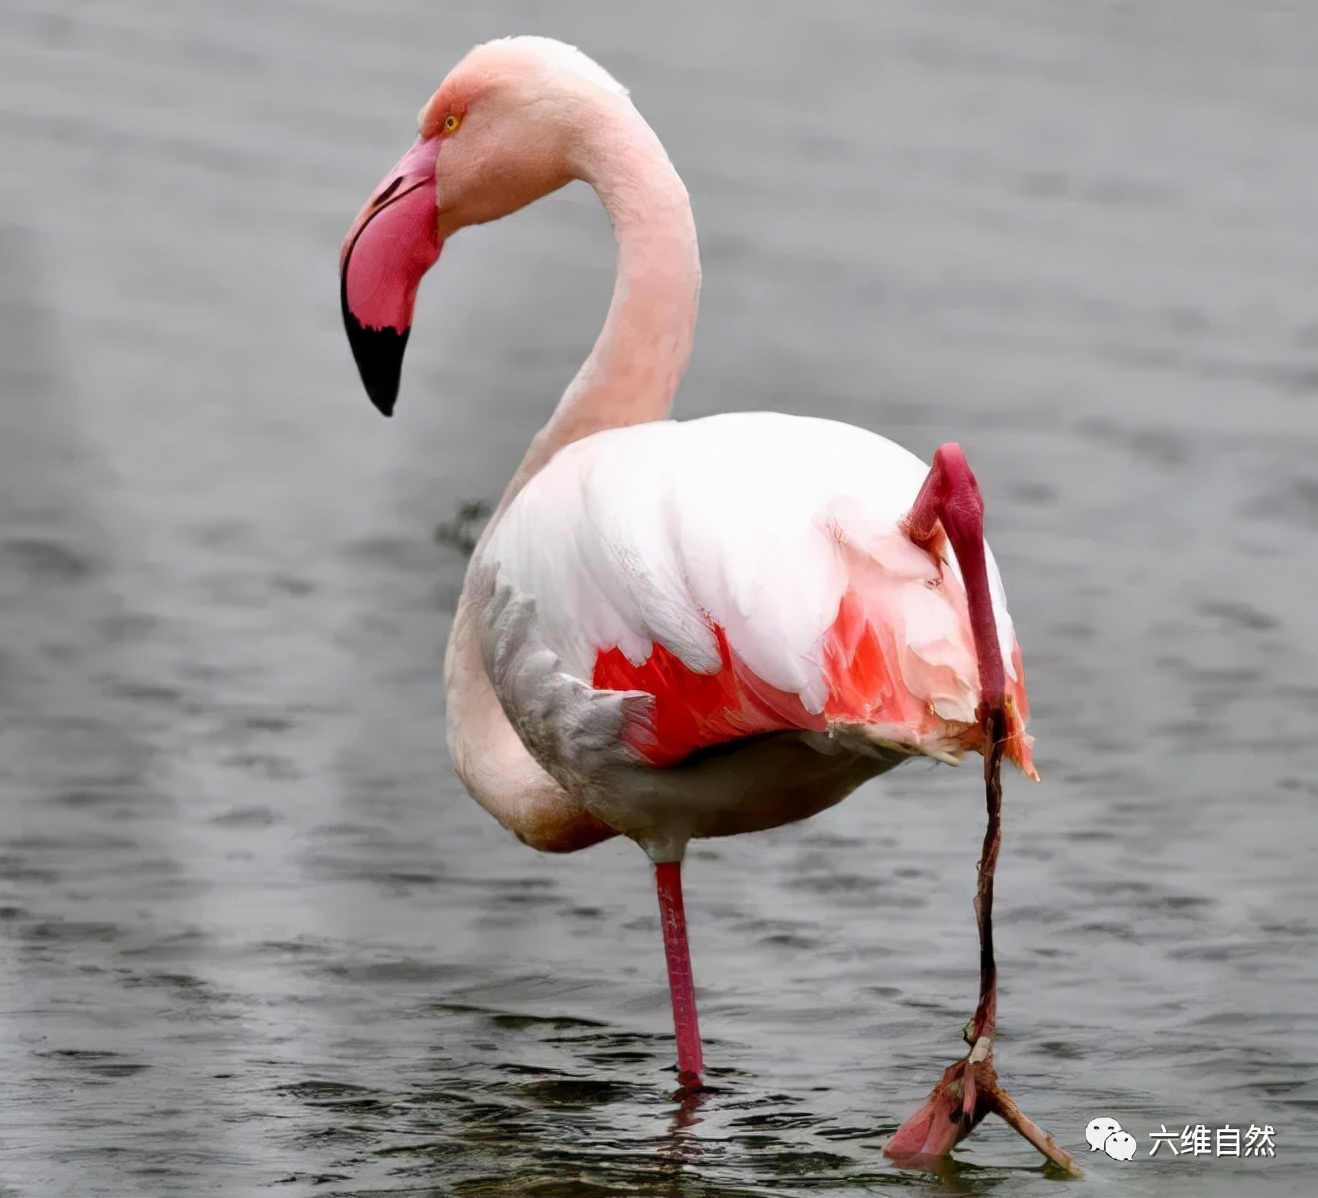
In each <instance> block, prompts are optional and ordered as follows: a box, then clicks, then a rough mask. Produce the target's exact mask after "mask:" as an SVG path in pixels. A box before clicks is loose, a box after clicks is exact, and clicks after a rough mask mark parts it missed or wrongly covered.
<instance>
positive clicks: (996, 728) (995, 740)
mask: <svg viewBox="0 0 1318 1198" xmlns="http://www.w3.org/2000/svg"><path fill="white" fill-rule="evenodd" d="M906 532H907V535H908V536H909V537H910V538H911V540H912V541H913V542H915V544H917V545H920V546H922V547H924V548H926V549H928V550H929V551H930V552H933V553H936V552H937V551H938V548H939V545H940V538H941V537H942V536H943V535H944V534H945V535H946V536H947V539H948V540H949V541H950V542H951V543H952V549H953V551H954V552H955V553H956V559H957V562H958V564H959V565H960V566H961V576H962V579H963V580H964V581H965V586H966V605H967V607H968V608H969V615H970V627H971V632H972V634H973V636H974V640H975V656H976V658H977V659H978V662H979V687H980V705H979V720H980V725H981V727H982V728H983V730H984V789H985V800H986V807H987V811H988V827H987V829H986V830H985V833H984V846H983V849H982V851H981V853H980V858H979V877H978V884H977V886H976V888H975V919H976V922H977V923H978V925H979V1002H978V1004H977V1006H976V1008H975V1014H974V1016H973V1017H972V1018H971V1020H970V1022H969V1023H968V1024H966V1028H965V1039H966V1043H967V1044H969V1045H970V1052H969V1053H967V1054H966V1056H964V1057H963V1058H962V1059H961V1060H959V1061H957V1062H956V1063H955V1064H954V1065H951V1066H949V1067H948V1068H947V1069H946V1070H945V1071H944V1072H943V1076H942V1079H941V1080H940V1081H939V1082H938V1084H937V1085H936V1086H934V1088H933V1090H932V1091H931V1092H930V1094H929V1097H928V1098H927V1099H926V1100H925V1103H924V1105H923V1106H922V1107H921V1108H920V1109H919V1110H918V1111H916V1113H915V1114H914V1115H912V1116H911V1117H910V1118H909V1119H907V1120H906V1122H905V1123H903V1124H902V1125H901V1127H900V1128H898V1130H897V1133H896V1134H895V1135H894V1136H893V1137H892V1139H890V1140H889V1141H888V1143H887V1144H886V1145H884V1152H886V1153H887V1154H888V1155H889V1156H891V1157H894V1158H896V1159H898V1160H903V1159H906V1160H909V1161H910V1162H911V1163H916V1164H918V1163H921V1162H922V1160H923V1161H929V1160H931V1159H934V1158H941V1157H944V1156H946V1155H947V1154H948V1153H949V1152H951V1151H952V1149H953V1148H955V1147H956V1145H957V1144H958V1143H959V1142H960V1141H961V1140H963V1139H964V1138H965V1137H966V1136H968V1135H969V1134H970V1133H971V1131H973V1130H974V1128H975V1126H976V1125H977V1124H978V1123H979V1121H980V1120H981V1119H983V1118H984V1116H985V1115H987V1114H988V1113H989V1112H990V1111H991V1112H993V1113H994V1114H996V1115H998V1116H1000V1117H1001V1118H1002V1119H1004V1120H1005V1121H1006V1122H1007V1123H1008V1124H1009V1125H1010V1126H1011V1127H1013V1128H1015V1129H1016V1131H1017V1132H1019V1133H1020V1134H1021V1135H1022V1136H1024V1137H1025V1139H1027V1140H1028V1141H1029V1142H1030V1143H1031V1144H1033V1145H1034V1147H1035V1148H1037V1149H1038V1150H1039V1151H1040V1152H1041V1153H1043V1155H1044V1156H1045V1157H1047V1158H1048V1160H1049V1161H1050V1162H1052V1164H1053V1165H1055V1166H1056V1167H1058V1168H1059V1169H1061V1170H1062V1171H1064V1172H1066V1173H1068V1174H1070V1175H1071V1176H1074V1177H1079V1176H1082V1172H1081V1169H1080V1167H1079V1166H1078V1165H1077V1164H1076V1163H1075V1161H1074V1159H1073V1158H1072V1157H1071V1154H1070V1153H1068V1152H1067V1151H1066V1150H1065V1149H1064V1148H1061V1147H1059V1146H1058V1145H1057V1144H1055V1143H1054V1142H1053V1138H1052V1136H1050V1135H1048V1134H1047V1133H1046V1132H1044V1131H1043V1130H1042V1129H1040V1128H1039V1127H1038V1126H1037V1125H1035V1124H1034V1123H1033V1122H1032V1121H1031V1120H1030V1119H1028V1118H1027V1117H1026V1116H1025V1115H1024V1114H1023V1113H1022V1112H1021V1110H1020V1108H1019V1107H1018V1106H1017V1105H1016V1103H1015V1102H1014V1101H1013V1099H1012V1097H1011V1095H1010V1094H1008V1093H1007V1091H1006V1089H1005V1088H1004V1087H1003V1086H1002V1085H1001V1083H1000V1082H999V1081H998V1075H997V1071H996V1070H995V1069H994V1067H993V1037H994V1033H995V1031H996V1027H995V1025H996V1022H997V1006H998V969H997V964H996V962H995V961H994V957H993V874H994V870H995V869H996V867H997V863H998V849H999V847H1000V845H1001V842H1002V780H1001V766H1002V753H1003V748H1004V745H1005V743H1006V736H1007V727H1008V723H1007V705H1006V704H1007V700H1006V694H1005V677H1004V671H1003V668H1002V650H1001V647H1000V646H999V643H998V629H997V621H996V620H995V619H994V618H993V601H992V598H991V596H990V592H989V585H988V564H987V561H986V558H985V554H984V500H983V499H982V498H981V497H980V494H979V486H978V484H977V483H976V482H975V476H974V475H973V474H972V473H971V472H970V466H969V465H968V464H967V463H966V458H965V454H963V453H962V452H961V447H960V446H959V445H953V444H948V445H940V446H939V447H938V451H937V452H936V453H935V454H934V462H933V467H932V468H931V469H930V471H929V475H928V477H927V478H926V479H925V481H924V485H923V486H922V487H921V488H920V493H919V495H918V496H916V500H915V504H914V506H913V507H912V508H911V511H910V514H909V515H908V516H907V518H906Z"/></svg>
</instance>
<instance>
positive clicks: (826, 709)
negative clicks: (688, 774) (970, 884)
mask: <svg viewBox="0 0 1318 1198" xmlns="http://www.w3.org/2000/svg"><path fill="white" fill-rule="evenodd" d="M927 472H928V467H927V466H926V465H925V464H924V463H923V462H921V461H920V460H919V459H918V458H917V457H915V456H914V455H913V454H911V453H909V452H908V451H907V450H905V449H902V448H901V447H900V446H898V445H895V444H893V443H892V442H891V441H888V440H886V439H884V438H882V437H879V436H876V435H875V434H872V433H868V432H865V431H863V430H861V429H857V428H854V427H852V426H850V425H845V424H839V423H836V422H833V421H827V420H817V419H811V418H804V417H792V416H784V415H778V414H772V413H743V414H729V415H722V416H713V417H709V418H706V419H703V420H694V421H687V422H664V423H657V424H642V425H636V426H633V427H629V428H621V429H613V430H609V431H606V432H601V433H597V434H595V435H593V436H590V437H587V438H585V439H583V440H581V441H578V442H575V443H574V444H572V445H569V446H567V447H565V448H564V449H562V450H560V451H559V453H558V454H557V455H555V457H554V458H553V459H552V460H551V461H550V462H549V463H548V465H547V466H546V467H545V468H544V469H543V470H542V471H541V472H540V473H539V474H538V475H536V476H535V477H534V478H533V479H532V480H531V481H530V482H529V483H528V484H527V486H526V487H525V489H524V490H523V491H522V492H521V493H520V494H519V495H518V496H517V497H516V499H515V500H514V501H513V502H512V504H511V505H510V506H509V507H508V509H507V510H506V512H505V513H504V514H503V516H502V518H501V520H500V522H499V524H498V525H497V526H496V527H495V529H494V530H493V532H492V534H491V535H490V537H489V538H488V540H487V542H486V544H485V546H484V548H483V551H482V553H481V556H480V559H479V561H478V562H477V563H475V565H476V568H478V569H484V570H488V571H489V572H490V573H491V575H492V577H493V579H494V584H493V590H492V592H491V593H492V595H493V596H494V597H495V598H494V599H493V601H492V602H491V604H490V607H489V614H488V619H487V627H486V629H485V635H484V638H483V639H484V642H485V645H486V658H487V667H488V668H490V673H491V678H492V680H493V681H494V685H495V690H496V692H498V693H499V696H500V700H501V702H502V703H503V705H504V708H505V710H506V711H507V712H508V714H509V717H510V718H511V719H512V721H513V723H514V726H516V727H517V728H518V731H519V733H521V734H522V735H523V738H524V740H526V742H527V744H528V745H529V746H531V747H532V749H533V751H537V748H538V750H539V751H538V755H543V754H549V755H551V756H552V755H554V754H555V753H559V754H562V753H565V752H566V751H567V750H566V749H565V748H563V729H564V728H565V727H567V728H569V729H575V730H578V731H579V733H580V735H581V737H583V738H585V739H586V740H588V741H589V742H590V744H592V745H595V746H599V745H601V744H606V745H607V744H608V742H610V741H612V742H613V743H614V744H615V745H616V746H617V747H620V748H623V749H625V750H626V751H627V752H628V753H629V754H630V755H631V756H632V757H633V758H634V759H636V760H639V761H641V762H644V763H645V764H648V765H652V766H665V765H671V764H674V763H676V762H678V761H681V760H683V759H684V758H686V757H687V756H689V755H690V754H691V753H693V752H696V751H697V750H700V749H704V748H709V747H711V746H714V745H718V744H721V743H724V742H728V741H733V740H736V739H739V738H742V737H747V736H753V735H756V734H759V733H764V732H771V731H780V730H785V729H800V730H803V731H811V732H818V733H825V734H828V735H831V736H835V737H845V736H851V737H852V738H853V740H854V738H855V737H860V738H861V739H867V740H869V741H872V742H876V743H881V744H884V745H887V746H894V745H895V746H898V747H900V748H903V749H905V750H907V751H909V752H913V753H924V754H928V755H931V756H935V757H940V758H945V759H946V758H951V759H956V758H959V756H960V754H961V753H962V752H963V751H964V750H965V749H966V748H967V747H977V738H978V731H977V725H976V724H975V711H976V708H977V706H978V702H979V690H978V667H977V665H976V657H975V652H974V646H973V640H972V636H971V632H970V625H969V621H968V618H967V614H966V601H965V592H964V588H963V586H962V584H961V576H960V571H959V569H958V567H957V564H956V561H955V559H954V557H952V555H951V549H950V547H949V548H947V549H945V550H944V555H945V560H942V561H934V560H932V559H931V558H930V556H929V554H928V553H926V552H925V551H924V550H922V549H919V548H917V547H916V546H915V545H913V544H912V543H911V542H910V541H909V540H908V539H907V538H906V536H905V535H904V534H903V532H902V530H901V527H900V521H901V519H902V518H903V516H904V515H905V514H906V512H907V511H908V510H909V509H910V507H911V504H912V503H913V501H914V499H915V496H916V494H917V492H918V491H919V488H920V485H921V483H922V482H923V480H924V477H925V475H926V474H927ZM989 574H990V586H991V590H992V594H993V603H994V611H995V615H996V617H997V625H998V632H999V636H1000V639H1001V643H1002V654H1003V659H1004V662H1005V663H1007V674H1008V690H1009V692H1010V693H1011V694H1012V696H1013V698H1014V701H1015V704H1016V708H1017V711H1018V712H1019V714H1020V716H1021V724H1022V727H1023V720H1024V717H1025V715H1026V711H1027V707H1026V702H1027V701H1026V696H1025V689H1024V680H1023V675H1022V670H1021V663H1020V652H1019V649H1018V647H1017V646H1016V640H1015V635H1014V632H1013V629H1012V624H1011V618H1010V616H1009V615H1008V614H1007V610H1006V601H1005V597H1004V595H1003V591H1002V584H1001V580H1000V578H999V575H998V571H997V567H996V565H995V564H994V562H993V559H992V555H991V554H990V555H989ZM623 697H625V698H626V700H627V701H626V703H625V704H624V705H621V706H620V705H619V703H617V702H607V701H606V699H621V698H623ZM551 730H552V732H553V734H554V736H555V737H556V738H557V740H556V743H557V744H558V745H559V748H558V749H552V748H549V747H547V744H548V740H547V738H548V735H549V733H550V731H551ZM1014 732H1015V735H1013V737H1012V741H1011V743H1010V745H1009V748H1008V756H1009V757H1011V758H1012V759H1013V760H1015V761H1016V762H1017V764H1018V765H1020V766H1021V768H1022V769H1024V770H1025V771H1026V772H1027V773H1032V765H1031V762H1030V754H1029V740H1028V738H1025V737H1024V736H1023V735H1022V734H1021V732H1020V729H1019V728H1018V729H1014Z"/></svg>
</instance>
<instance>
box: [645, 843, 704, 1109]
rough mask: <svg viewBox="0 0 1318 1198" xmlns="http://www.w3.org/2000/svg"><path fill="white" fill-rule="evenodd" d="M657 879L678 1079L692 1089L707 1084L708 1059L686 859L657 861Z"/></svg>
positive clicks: (655, 868)
mask: <svg viewBox="0 0 1318 1198" xmlns="http://www.w3.org/2000/svg"><path fill="white" fill-rule="evenodd" d="M654 881H655V887H656V889H657V890H658V891H659V922H660V923H661V924H663V928H664V955H665V956H666V957H667V958H668V989H669V991H670V993H671V994H672V996H673V1026H674V1028H675V1029H676V1030H677V1080H678V1081H679V1082H680V1083H681V1085H682V1089H684V1090H691V1089H694V1088H696V1087H699V1086H702V1085H704V1082H705V1076H704V1075H705V1061H704V1058H703V1056H702V1055H701V1052H700V1024H699V1022H698V1021H697V1019H696V987H695V981H694V979H693V977H692V975H691V948H690V946H689V945H688V944H687V940H686V911H685V909H684V908H683V906H682V863H681V862H680V861H664V862H662V863H661V864H659V865H656V866H655V867H654Z"/></svg>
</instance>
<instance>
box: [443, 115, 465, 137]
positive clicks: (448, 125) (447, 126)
mask: <svg viewBox="0 0 1318 1198" xmlns="http://www.w3.org/2000/svg"><path fill="white" fill-rule="evenodd" d="M461 124H462V118H461V117H460V116H458V114H457V113H456V112H450V113H449V114H448V116H446V117H445V118H444V132H445V133H456V132H457V131H458V126H459V125H461Z"/></svg>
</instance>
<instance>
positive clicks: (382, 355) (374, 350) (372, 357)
mask: <svg viewBox="0 0 1318 1198" xmlns="http://www.w3.org/2000/svg"><path fill="white" fill-rule="evenodd" d="M343 324H344V327H345V328H346V329H347V332H348V344H349V345H350V346H351V347H352V356H353V358H355V359H356V361H357V372H358V373H359V374H360V375H361V377H362V385H363V386H364V387H365V388H366V394H367V395H368V396H369V397H370V400H371V403H373V404H374V405H375V407H376V409H377V410H378V411H379V413H380V415H382V416H392V415H393V414H394V405H395V404H396V403H397V402H398V383H399V379H400V377H401V376H402V372H403V351H404V350H405V349H406V348H407V336H408V334H409V333H410V332H411V331H412V330H411V329H403V330H402V331H399V330H398V329H391V328H383V329H371V328H367V327H366V326H365V325H363V324H361V323H360V322H359V321H358V320H357V318H356V317H355V316H353V315H352V313H351V312H347V311H345V312H344V314H343Z"/></svg>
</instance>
